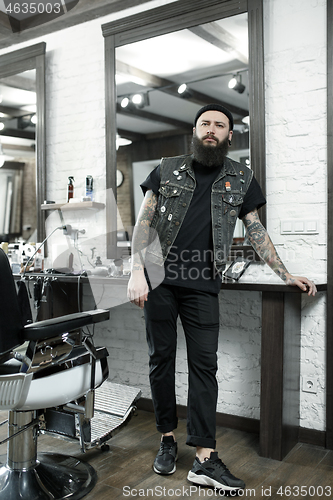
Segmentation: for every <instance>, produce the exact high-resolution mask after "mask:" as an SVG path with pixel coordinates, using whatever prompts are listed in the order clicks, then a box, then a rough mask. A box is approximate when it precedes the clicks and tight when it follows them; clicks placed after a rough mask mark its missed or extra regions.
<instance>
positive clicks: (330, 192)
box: [326, 1, 333, 450]
mask: <svg viewBox="0 0 333 500" xmlns="http://www.w3.org/2000/svg"><path fill="white" fill-rule="evenodd" d="M332 302H333V3H332V2H331V1H328V2H327V320H326V331H327V344H326V349H327V350H326V352H327V357H326V436H327V441H326V446H327V448H329V449H331V450H332V449H333V362H332V359H333V307H330V305H331V304H332Z"/></svg>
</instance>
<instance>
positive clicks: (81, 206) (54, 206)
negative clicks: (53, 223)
mask: <svg viewBox="0 0 333 500" xmlns="http://www.w3.org/2000/svg"><path fill="white" fill-rule="evenodd" d="M103 208H105V204H104V203H99V202H97V201H78V202H73V203H68V202H65V203H43V204H42V205H41V210H63V211H68V210H102V209H103Z"/></svg>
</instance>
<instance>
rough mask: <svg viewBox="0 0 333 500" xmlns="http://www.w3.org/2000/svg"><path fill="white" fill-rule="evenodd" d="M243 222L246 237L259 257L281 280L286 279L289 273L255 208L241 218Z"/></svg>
mask: <svg viewBox="0 0 333 500" xmlns="http://www.w3.org/2000/svg"><path fill="white" fill-rule="evenodd" d="M243 223H244V225H245V227H246V232H247V237H248V239H249V241H250V243H251V245H252V246H253V248H254V249H255V251H256V252H257V254H258V255H259V257H261V258H262V259H263V261H264V262H266V264H268V265H269V267H270V268H271V269H272V270H273V271H274V272H275V273H276V274H277V275H278V276H279V277H280V278H281V279H282V280H283V281H287V279H288V276H287V275H289V273H288V271H287V269H286V267H285V265H284V264H283V262H282V260H281V259H280V257H279V255H278V254H277V251H276V249H275V247H274V245H273V243H272V241H271V239H270V237H269V235H268V233H267V231H266V229H265V228H264V226H263V225H262V224H261V222H260V219H259V216H258V212H257V210H254V211H253V212H250V213H248V214H247V215H246V216H245V217H244V218H243Z"/></svg>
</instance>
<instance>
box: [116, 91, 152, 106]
mask: <svg viewBox="0 0 333 500" xmlns="http://www.w3.org/2000/svg"><path fill="white" fill-rule="evenodd" d="M120 106H121V107H122V108H127V107H128V106H135V107H136V108H144V107H145V106H149V95H148V92H137V93H136V94H131V95H127V96H124V97H122V99H121V101H120Z"/></svg>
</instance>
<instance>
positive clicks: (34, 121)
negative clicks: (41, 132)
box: [30, 115, 37, 125]
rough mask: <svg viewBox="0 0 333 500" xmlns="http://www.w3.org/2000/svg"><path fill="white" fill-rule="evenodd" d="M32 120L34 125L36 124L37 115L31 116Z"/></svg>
mask: <svg viewBox="0 0 333 500" xmlns="http://www.w3.org/2000/svg"><path fill="white" fill-rule="evenodd" d="M30 121H31V123H32V124H33V125H36V123H37V115H32V116H31V118H30Z"/></svg>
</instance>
